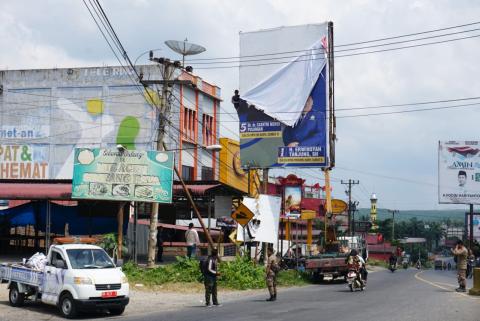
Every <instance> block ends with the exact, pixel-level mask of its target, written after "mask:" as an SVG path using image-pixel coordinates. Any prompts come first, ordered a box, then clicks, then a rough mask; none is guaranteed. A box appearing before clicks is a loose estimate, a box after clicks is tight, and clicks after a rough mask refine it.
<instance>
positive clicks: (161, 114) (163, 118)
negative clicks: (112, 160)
mask: <svg viewBox="0 0 480 321" xmlns="http://www.w3.org/2000/svg"><path fill="white" fill-rule="evenodd" d="M150 61H153V62H156V63H158V64H160V65H161V66H162V67H161V70H162V79H161V80H143V79H140V82H141V84H142V85H143V86H144V87H146V88H147V87H148V86H149V85H162V94H161V101H160V106H156V103H155V97H154V96H153V95H151V94H148V96H149V98H150V99H151V104H152V105H154V106H156V107H159V108H158V109H159V110H158V123H159V126H158V131H157V146H156V147H157V150H166V146H165V143H164V136H165V126H166V124H167V120H168V115H169V114H170V108H171V106H170V100H169V98H170V94H171V88H173V86H174V85H177V84H180V85H182V84H191V82H190V81H185V80H179V79H172V76H173V75H174V73H175V70H176V69H177V68H182V69H183V66H182V65H181V64H180V62H179V61H171V60H170V59H167V58H154V57H153V52H150ZM186 69H187V70H188V69H189V67H187V68H186ZM189 71H191V69H190V70H189ZM174 169H175V172H176V174H177V176H178V178H179V180H180V182H181V183H182V186H183V189H184V191H185V194H186V195H187V198H188V200H189V202H190V203H191V205H192V207H193V209H194V212H195V214H196V215H197V217H198V219H199V221H200V224H201V225H202V228H203V229H204V232H205V233H206V236H207V240H208V243H209V244H210V246H211V247H212V248H213V246H214V245H213V240H212V238H211V236H210V234H209V233H208V231H207V230H206V228H205V226H204V224H203V221H202V218H201V216H200V214H199V212H198V209H197V207H196V206H195V204H194V202H193V199H192V197H191V195H190V192H189V191H188V188H187V187H186V185H185V183H184V182H183V179H182V177H181V175H180V173H179V171H178V169H177V167H176V166H174ZM158 208H159V205H158V203H153V204H152V212H151V213H150V227H149V229H150V230H149V235H148V255H147V258H148V261H147V267H153V266H155V253H156V249H157V225H158Z"/></svg>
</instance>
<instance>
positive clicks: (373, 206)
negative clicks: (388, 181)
mask: <svg viewBox="0 0 480 321" xmlns="http://www.w3.org/2000/svg"><path fill="white" fill-rule="evenodd" d="M370 221H371V222H372V231H376V230H377V229H378V225H377V195H375V193H373V194H372V196H371V197H370Z"/></svg>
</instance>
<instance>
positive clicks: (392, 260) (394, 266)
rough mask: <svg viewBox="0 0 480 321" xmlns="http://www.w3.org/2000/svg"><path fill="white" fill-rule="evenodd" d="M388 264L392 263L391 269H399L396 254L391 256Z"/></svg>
mask: <svg viewBox="0 0 480 321" xmlns="http://www.w3.org/2000/svg"><path fill="white" fill-rule="evenodd" d="M388 262H389V263H390V268H392V269H396V268H397V257H396V256H395V253H393V252H392V254H390V257H389V258H388Z"/></svg>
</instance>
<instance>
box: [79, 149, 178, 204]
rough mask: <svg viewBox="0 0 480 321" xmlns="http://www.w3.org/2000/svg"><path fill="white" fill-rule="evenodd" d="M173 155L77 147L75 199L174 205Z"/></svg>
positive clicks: (170, 153)
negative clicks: (172, 203)
mask: <svg viewBox="0 0 480 321" xmlns="http://www.w3.org/2000/svg"><path fill="white" fill-rule="evenodd" d="M173 164H174V153H173V152H159V151H136V150H110V149H99V148H91V149H90V148H76V149H75V157H74V168H73V181H72V198H78V199H99V200H114V201H140V202H158V203H171V202H172V186H173Z"/></svg>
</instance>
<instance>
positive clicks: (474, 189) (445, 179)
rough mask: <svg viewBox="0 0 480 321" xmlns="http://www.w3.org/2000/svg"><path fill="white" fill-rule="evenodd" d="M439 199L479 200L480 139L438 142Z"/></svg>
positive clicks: (447, 201) (442, 201) (448, 201)
mask: <svg viewBox="0 0 480 321" xmlns="http://www.w3.org/2000/svg"><path fill="white" fill-rule="evenodd" d="M438 201H439V203H450V204H480V142H478V141H446V142H439V144H438Z"/></svg>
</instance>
